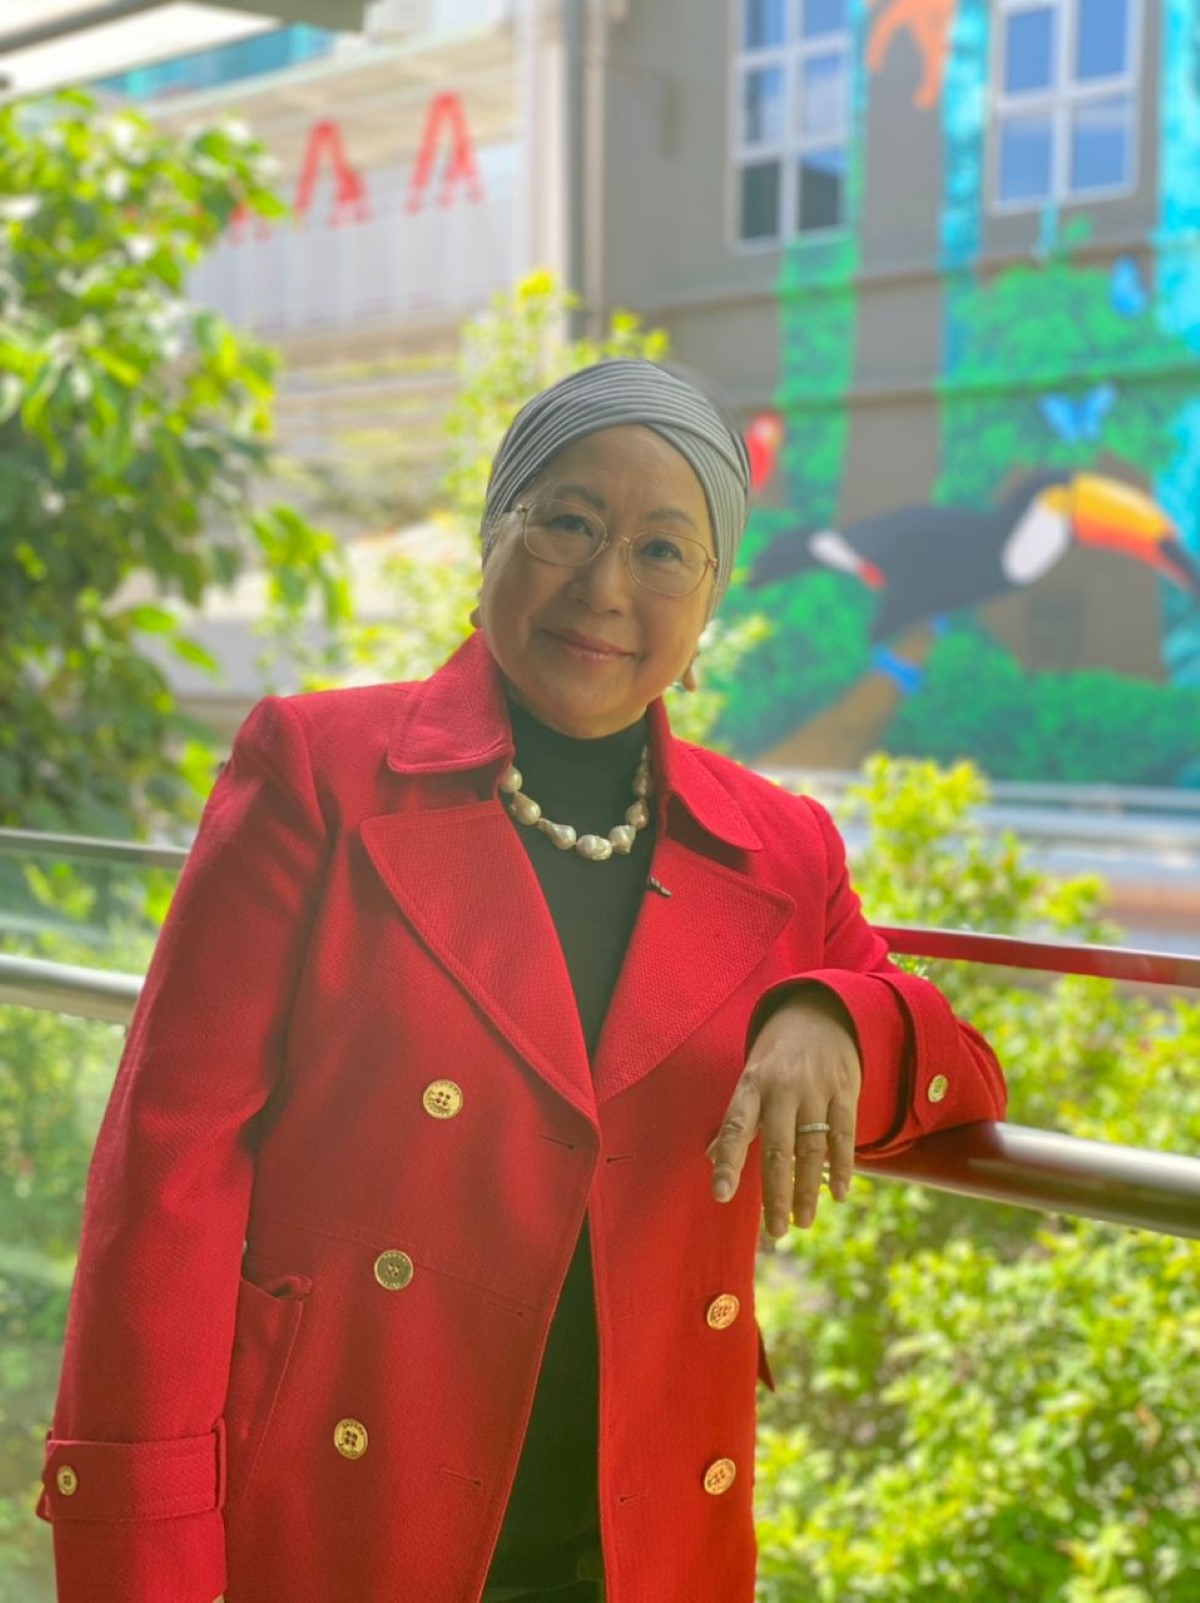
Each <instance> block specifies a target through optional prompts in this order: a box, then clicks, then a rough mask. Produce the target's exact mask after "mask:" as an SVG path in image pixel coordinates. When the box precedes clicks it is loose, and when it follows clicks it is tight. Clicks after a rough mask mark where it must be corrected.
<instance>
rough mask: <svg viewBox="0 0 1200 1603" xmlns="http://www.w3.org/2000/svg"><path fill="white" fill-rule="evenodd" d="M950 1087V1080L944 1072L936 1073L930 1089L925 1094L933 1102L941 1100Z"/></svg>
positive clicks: (930, 1083)
mask: <svg viewBox="0 0 1200 1603" xmlns="http://www.w3.org/2000/svg"><path fill="white" fill-rule="evenodd" d="M949 1089H950V1082H949V1080H948V1079H947V1078H946V1076H945V1075H944V1074H935V1075H934V1077H933V1079H932V1080H930V1082H929V1090H928V1091H926V1093H925V1095H926V1096H927V1097H928V1098H929V1100H930V1101H931V1102H940V1101H941V1100H942V1098H943V1097H944V1096H945V1095H946V1092H947V1091H948V1090H949Z"/></svg>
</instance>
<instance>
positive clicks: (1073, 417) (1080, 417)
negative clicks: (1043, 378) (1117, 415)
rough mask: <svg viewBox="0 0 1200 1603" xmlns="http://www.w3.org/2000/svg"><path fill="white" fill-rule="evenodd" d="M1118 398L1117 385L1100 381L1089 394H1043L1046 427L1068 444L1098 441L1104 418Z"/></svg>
mask: <svg viewBox="0 0 1200 1603" xmlns="http://www.w3.org/2000/svg"><path fill="white" fill-rule="evenodd" d="M1116 401H1117V387H1116V385H1115V384H1097V385H1096V387H1095V389H1092V390H1089V391H1088V392H1087V394H1086V395H1080V396H1073V395H1042V396H1039V397H1038V410H1039V411H1040V412H1041V414H1042V417H1043V419H1044V421H1045V423H1046V427H1047V428H1048V429H1050V430H1051V431H1052V432H1053V433H1054V434H1057V435H1058V437H1059V439H1060V440H1066V442H1067V444H1068V445H1078V444H1079V443H1080V442H1081V441H1083V440H1098V439H1099V438H1100V431H1101V429H1103V427H1104V420H1105V418H1106V417H1107V416H1108V414H1109V413H1110V412H1111V411H1112V409H1113V407H1114V406H1115V404H1116Z"/></svg>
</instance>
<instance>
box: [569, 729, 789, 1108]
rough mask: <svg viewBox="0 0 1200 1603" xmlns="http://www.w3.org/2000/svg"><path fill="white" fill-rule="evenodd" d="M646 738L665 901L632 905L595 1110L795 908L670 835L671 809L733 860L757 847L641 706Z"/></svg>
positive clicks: (707, 1007) (746, 965) (690, 756)
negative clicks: (633, 916) (633, 920)
mask: <svg viewBox="0 0 1200 1603" xmlns="http://www.w3.org/2000/svg"><path fill="white" fill-rule="evenodd" d="M650 734H651V749H652V751H653V752H654V755H655V775H656V781H657V786H658V796H659V826H658V827H659V833H658V841H657V844H656V846H655V851H654V863H653V873H654V878H655V879H656V880H657V881H658V882H659V883H660V884H661V885H662V886H663V887H664V888H665V889H666V890H668V891H670V893H671V894H670V896H669V897H668V896H661V895H656V894H650V895H647V897H646V898H645V901H644V902H643V904H642V909H641V912H640V914H639V916H638V922H637V926H636V928H635V929H634V932H633V939H632V941H631V942H630V946H629V951H628V953H627V955H626V958H625V963H624V965H623V967H622V969H621V977H620V979H619V981H618V982H617V988H616V991H615V992H614V993H613V999H612V1002H611V1004H610V1005H609V1010H608V1015H607V1017H606V1018H605V1021H604V1029H603V1032H602V1034H601V1036H600V1042H599V1045H598V1048H597V1052H596V1063H595V1077H596V1100H597V1101H598V1102H606V1101H608V1100H609V1098H611V1097H614V1096H617V1095H618V1094H619V1093H620V1092H622V1091H626V1090H628V1089H629V1087H630V1086H632V1085H635V1084H636V1083H637V1082H638V1081H639V1080H640V1079H642V1078H643V1077H644V1076H645V1075H647V1074H649V1073H650V1071H651V1070H652V1069H654V1068H655V1067H656V1066H657V1065H658V1064H659V1063H661V1062H663V1060H664V1059H665V1058H667V1057H668V1056H669V1055H670V1054H671V1053H672V1052H674V1051H675V1050H676V1048H677V1047H679V1046H680V1045H682V1043H683V1042H684V1041H685V1040H686V1039H687V1038H688V1036H689V1035H691V1034H693V1033H694V1032H695V1031H696V1030H697V1029H699V1027H700V1026H701V1025H702V1024H703V1023H704V1021H705V1020H706V1019H707V1018H709V1017H711V1015H712V1014H713V1013H715V1012H716V1011H717V1009H718V1008H719V1007H720V1006H721V1005H722V1003H724V1002H725V1001H726V1000H727V999H728V998H729V997H730V996H731V995H732V994H733V992H734V991H736V990H737V989H738V988H739V987H740V986H741V985H743V984H744V983H745V982H746V980H747V979H749V977H750V975H751V974H752V973H753V972H754V970H755V969H756V968H757V967H758V965H759V964H760V963H761V962H762V960H763V958H764V957H765V956H766V954H767V952H768V951H769V949H770V948H771V946H772V945H773V944H774V943H775V941H777V940H778V938H779V936H780V935H781V934H782V933H783V930H784V928H785V926H786V925H787V922H788V920H789V918H790V917H791V916H792V913H793V912H794V911H795V903H794V902H793V900H792V898H791V897H790V896H788V895H786V894H785V893H784V892H782V891H778V890H774V889H772V888H771V887H770V886H767V885H761V884H758V883H757V882H756V881H755V880H754V879H752V878H751V877H750V875H749V874H748V873H747V872H745V870H743V869H742V868H740V867H728V866H726V864H725V863H724V862H720V861H717V860H716V859H715V858H714V857H712V856H708V855H706V854H705V853H704V851H703V850H702V849H700V848H701V846H702V841H703V837H702V836H698V835H697V834H696V831H695V830H694V829H693V830H688V831H686V833H687V836H688V839H689V841H695V842H696V845H691V844H685V842H684V841H683V840H681V839H680V838H679V835H680V825H681V822H682V820H681V819H680V816H679V810H680V809H681V808H682V809H683V810H684V811H685V812H686V813H687V814H689V815H690V819H691V821H692V823H693V824H698V825H699V826H700V828H701V830H702V831H703V832H704V833H706V834H708V835H712V836H715V837H716V838H717V840H718V841H721V842H724V844H725V845H726V846H732V847H735V848H737V850H738V852H739V853H740V854H756V853H758V852H759V851H761V850H762V842H761V841H760V840H759V838H758V836H757V834H756V833H755V832H754V830H753V828H752V827H751V825H750V824H749V822H748V821H747V819H746V816H745V814H744V813H743V812H742V810H741V808H740V807H739V806H738V804H737V802H736V800H735V799H734V797H733V796H732V795H731V794H730V792H729V791H728V790H727V789H726V788H725V786H724V785H722V784H721V783H720V781H719V780H717V779H716V778H715V777H714V776H713V775H712V774H711V773H710V771H709V769H708V768H707V766H706V765H705V763H704V760H703V759H702V758H701V757H700V756H699V755H698V754H697V753H696V752H694V751H693V750H692V749H691V748H690V747H688V746H685V745H683V744H682V743H680V742H678V741H676V740H674V739H673V738H672V736H671V733H670V729H669V727H668V724H667V718H666V714H665V712H664V711H663V709H662V705H661V703H655V705H654V706H653V707H652V708H651V709H650ZM722 855H723V856H725V857H726V858H728V857H729V855H730V854H729V853H728V852H726V853H724V854H722ZM743 860H744V855H743ZM735 861H736V859H735Z"/></svg>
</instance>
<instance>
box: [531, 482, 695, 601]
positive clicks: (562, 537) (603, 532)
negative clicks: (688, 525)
mask: <svg viewBox="0 0 1200 1603" xmlns="http://www.w3.org/2000/svg"><path fill="white" fill-rule="evenodd" d="M513 511H514V512H519V513H520V514H521V534H522V538H523V539H524V541H525V549H526V551H528V552H529V554H530V556H531V557H536V558H537V559H538V561H539V562H550V563H552V564H553V565H554V566H555V567H556V568H586V567H587V565H588V563H589V562H594V561H595V560H596V558H597V557H598V556H599V555H600V553H601V551H603V550H604V548H605V546H606V545H608V544H609V543H610V540H611V536H610V535H609V532H608V530H607V529H606V528H605V527H604V525H603V523H602V522H601V521H600V519H599V518H598V517H597V516H596V514H595V513H594V512H583V511H581V510H580V509H579V507H577V506H574V505H572V504H571V503H570V502H566V501H553V500H541V499H539V500H534V501H530V502H528V503H522V504H521V505H518V506H516V507H514V508H513ZM618 543H619V544H620V546H621V549H622V555H623V556H624V558H625V566H626V568H627V569H628V571H629V577H630V578H631V579H632V580H633V582H634V584H638V585H641V587H642V589H643V590H654V591H656V592H657V593H658V594H659V595H663V596H690V595H691V594H692V592H693V591H695V590H696V589H698V588H699V586H700V585H701V583H702V582H703V580H704V576H705V574H706V573H708V572H709V571H710V570H711V571H712V572H713V573H715V572H716V571H717V560H716V558H715V557H713V556H710V555H709V552H708V550H707V548H706V547H705V546H703V545H701V543H700V541H699V540H693V539H691V538H690V537H689V536H688V535H686V534H675V533H667V532H665V531H664V530H661V529H643V530H642V532H641V533H640V534H632V535H630V534H626V535H622V536H621V538H620V541H619V542H618Z"/></svg>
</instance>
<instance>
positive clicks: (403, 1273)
mask: <svg viewBox="0 0 1200 1603" xmlns="http://www.w3.org/2000/svg"><path fill="white" fill-rule="evenodd" d="M412 1277H413V1261H412V1259H411V1258H410V1257H409V1256H408V1254H407V1253H406V1252H381V1253H380V1254H379V1256H378V1258H376V1260H375V1278H376V1280H378V1282H379V1284H380V1285H381V1286H382V1287H383V1289H384V1290H385V1291H403V1290H404V1288H405V1286H407V1285H408V1283H409V1281H410V1280H411V1279H412Z"/></svg>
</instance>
